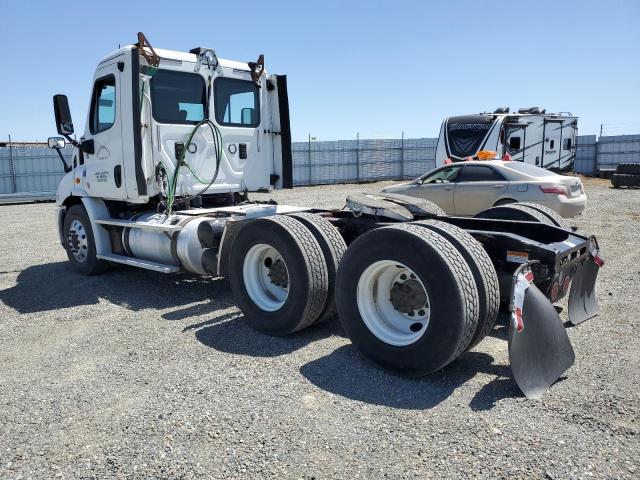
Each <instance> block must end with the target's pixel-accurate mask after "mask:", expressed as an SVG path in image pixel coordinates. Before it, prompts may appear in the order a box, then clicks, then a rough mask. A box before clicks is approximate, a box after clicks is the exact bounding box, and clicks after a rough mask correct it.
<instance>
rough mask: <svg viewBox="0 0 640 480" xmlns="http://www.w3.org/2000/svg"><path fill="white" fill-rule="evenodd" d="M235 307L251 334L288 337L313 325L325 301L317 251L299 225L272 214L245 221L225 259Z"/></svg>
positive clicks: (324, 276) (314, 242) (325, 278)
mask: <svg viewBox="0 0 640 480" xmlns="http://www.w3.org/2000/svg"><path fill="white" fill-rule="evenodd" d="M229 267H230V270H229V271H230V272H231V273H230V279H229V280H230V283H231V289H232V291H233V297H234V301H235V303H236V305H237V306H238V308H240V310H242V313H244V315H245V317H246V319H247V321H248V322H249V324H250V325H251V326H252V327H253V328H255V329H256V330H258V331H260V332H263V333H267V334H270V335H288V334H290V333H293V332H296V331H298V330H302V329H303V328H306V327H308V326H309V325H311V324H312V323H314V322H315V321H316V320H317V319H318V317H319V316H320V314H321V313H322V310H323V307H324V305H325V302H326V299H327V290H328V275H327V267H326V262H325V261H324V258H323V255H322V249H321V248H320V245H318V242H317V240H316V239H315V238H314V236H313V235H312V234H311V232H310V231H309V230H308V229H307V228H306V227H305V226H304V225H303V224H301V223H300V222H299V221H297V220H295V219H293V218H289V217H285V216H273V217H265V218H259V219H256V220H251V221H250V222H248V223H247V224H246V225H245V226H244V227H243V228H242V229H241V230H240V232H239V233H238V235H237V237H236V239H235V241H234V243H233V246H232V249H231V254H230V258H229Z"/></svg>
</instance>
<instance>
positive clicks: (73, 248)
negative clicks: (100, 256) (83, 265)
mask: <svg viewBox="0 0 640 480" xmlns="http://www.w3.org/2000/svg"><path fill="white" fill-rule="evenodd" d="M67 247H68V248H69V251H70V252H71V254H72V255H73V257H74V258H75V259H76V260H77V261H78V262H84V261H85V260H86V258H87V255H88V254H89V242H88V240H87V231H86V230H85V228H84V225H82V223H81V222H80V221H79V220H74V221H73V222H71V225H69V232H68V233H67Z"/></svg>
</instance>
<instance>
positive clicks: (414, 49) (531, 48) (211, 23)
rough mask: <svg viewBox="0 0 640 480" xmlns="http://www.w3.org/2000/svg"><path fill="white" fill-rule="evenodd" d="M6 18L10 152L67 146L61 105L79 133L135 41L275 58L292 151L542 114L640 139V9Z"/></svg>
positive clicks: (68, 5)
mask: <svg viewBox="0 0 640 480" xmlns="http://www.w3.org/2000/svg"><path fill="white" fill-rule="evenodd" d="M0 11H1V12H2V23H1V26H0V60H1V63H2V74H1V75H0V140H5V139H6V137H7V134H8V133H11V134H12V137H13V139H14V140H35V139H38V140H43V139H46V137H48V136H49V135H53V134H55V131H54V121H53V111H52V101H51V97H52V95H53V94H55V93H66V94H67V95H68V96H69V100H70V103H71V110H72V114H73V118H74V123H75V124H76V130H77V131H81V130H83V129H84V123H85V116H86V111H87V108H88V101H89V94H90V91H91V79H92V75H93V70H94V68H95V65H96V63H97V62H98V60H99V59H100V58H102V57H103V56H104V55H106V54H107V53H108V52H110V51H113V50H115V49H117V48H118V44H123V45H124V44H128V43H134V42H135V38H136V32H138V31H143V32H144V33H145V34H146V35H147V37H148V38H149V40H150V41H151V43H152V44H153V45H154V46H157V47H160V48H168V49H175V50H188V49H190V48H192V47H195V46H207V47H213V48H215V49H216V51H217V52H218V55H219V56H221V57H223V58H229V59H233V60H246V61H250V60H254V59H255V58H257V56H258V54H259V53H264V54H265V59H266V66H267V69H268V70H269V71H270V72H272V73H286V74H287V75H288V79H289V89H290V91H289V100H290V105H291V122H292V130H293V137H294V140H303V139H306V137H307V134H309V133H310V134H312V135H314V136H316V137H317V138H318V140H330V139H341V138H354V137H355V135H356V132H360V135H361V136H362V137H371V136H375V137H380V136H385V137H397V136H399V135H400V134H401V132H403V131H404V133H405V136H406V137H434V136H437V135H438V131H439V126H440V123H441V121H442V118H443V117H445V116H447V115H455V114H465V113H475V112H479V111H486V110H492V109H494V108H495V107H498V106H510V107H512V108H517V107H523V106H535V105H540V106H543V107H546V108H547V110H548V111H571V112H572V113H573V114H575V115H578V116H579V117H580V123H579V127H580V133H581V134H595V133H598V131H599V128H600V124H601V123H604V124H606V125H610V126H611V128H610V129H611V130H612V131H613V130H615V129H618V127H616V126H615V125H622V126H621V127H620V128H619V130H621V129H625V128H626V129H629V128H631V129H634V128H635V129H636V130H637V131H638V132H640V118H639V115H638V112H640V1H634V0H630V1H600V2H595V1H551V0H534V1H528V2H523V1H518V2H516V1H462V0H460V1H457V0H453V1H446V2H445V1H442V2H437V3H436V2H426V1H378V0H369V1H362V2H349V1H347V0H343V1H333V0H325V1H321V2H315V1H306V2H305V1H292V2H288V1H282V2H278V1H275V0H274V1H271V2H268V1H264V0H261V1H256V2H254V1H250V0H243V1H238V2H236V1H232V2H220V1H200V2H190V1H187V0H181V1H171V2H164V1H160V0H157V1H155V2H148V3H147V2H143V1H140V0H129V1H126V2H121V1H114V0H112V1H109V2H95V3H94V2H91V1H84V2H75V1H67V2H44V1H26V0H22V1H13V0H2V3H1V6H0ZM636 127H637V128H636ZM621 133H625V132H622V131H621ZM626 133H632V132H630V131H627V132H626Z"/></svg>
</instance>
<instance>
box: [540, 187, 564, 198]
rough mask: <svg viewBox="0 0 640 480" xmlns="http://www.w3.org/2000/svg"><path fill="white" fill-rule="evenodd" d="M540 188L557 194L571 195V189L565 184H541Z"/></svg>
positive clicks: (545, 191)
mask: <svg viewBox="0 0 640 480" xmlns="http://www.w3.org/2000/svg"><path fill="white" fill-rule="evenodd" d="M540 190H542V192H544V193H555V194H556V195H566V196H568V195H569V189H568V188H567V187H565V186H564V185H540Z"/></svg>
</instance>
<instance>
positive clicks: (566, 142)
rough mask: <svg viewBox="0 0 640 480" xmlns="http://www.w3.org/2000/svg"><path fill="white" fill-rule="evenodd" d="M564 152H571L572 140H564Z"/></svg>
mask: <svg viewBox="0 0 640 480" xmlns="http://www.w3.org/2000/svg"><path fill="white" fill-rule="evenodd" d="M563 150H571V139H570V138H565V139H564V147H563Z"/></svg>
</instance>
